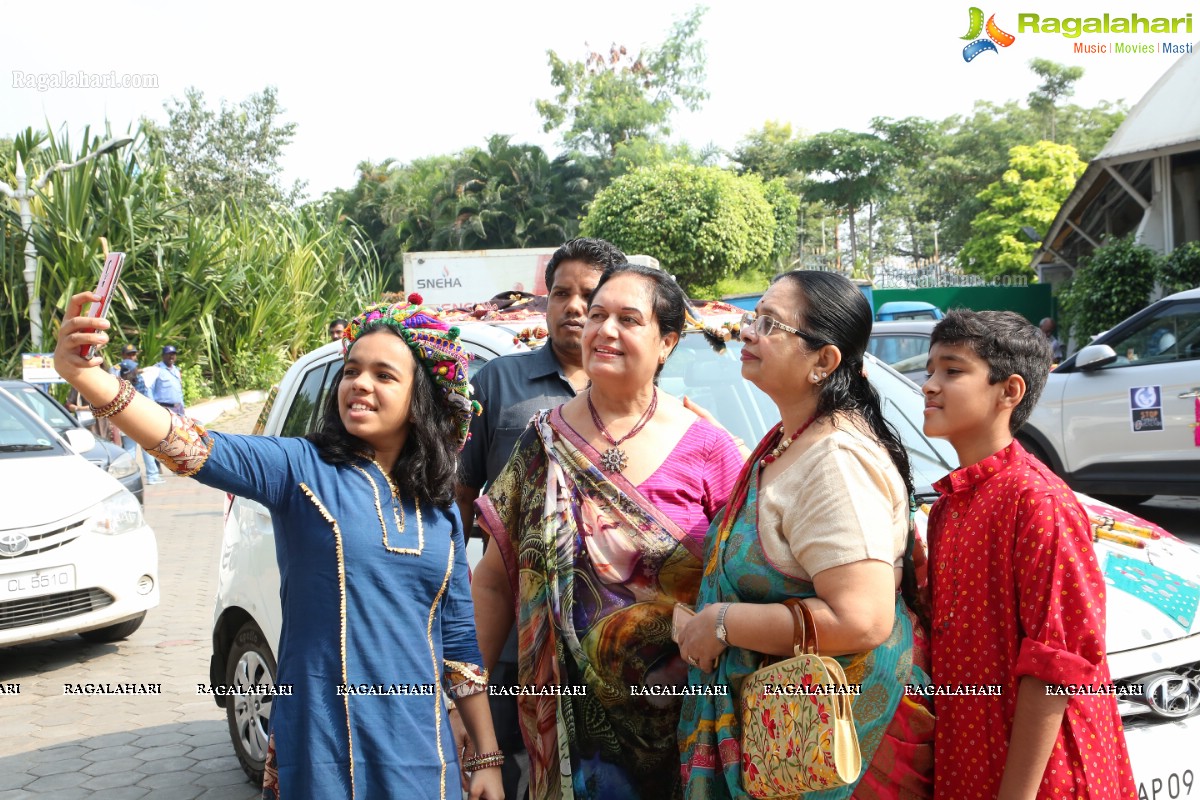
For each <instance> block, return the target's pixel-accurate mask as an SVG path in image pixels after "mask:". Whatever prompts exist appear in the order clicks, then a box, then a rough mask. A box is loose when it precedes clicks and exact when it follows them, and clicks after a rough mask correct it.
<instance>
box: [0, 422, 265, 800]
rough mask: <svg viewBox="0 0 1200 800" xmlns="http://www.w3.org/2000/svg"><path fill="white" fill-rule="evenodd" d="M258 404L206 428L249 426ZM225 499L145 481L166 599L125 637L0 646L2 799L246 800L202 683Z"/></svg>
mask: <svg viewBox="0 0 1200 800" xmlns="http://www.w3.org/2000/svg"><path fill="white" fill-rule="evenodd" d="M257 415H258V406H257V405H247V406H243V408H242V410H241V411H240V412H238V413H233V414H229V415H227V416H225V417H223V418H221V419H220V420H218V421H217V422H216V423H214V425H213V427H215V428H217V429H219V430H225V431H236V432H241V431H246V432H249V430H250V427H251V426H252V425H253V422H254V419H255V418H256V417H257ZM223 499H224V496H223V494H222V493H221V492H218V491H215V490H213V489H209V488H207V487H204V486H201V485H199V484H197V483H196V482H194V481H190V480H187V479H183V478H175V477H169V478H168V479H167V482H166V483H165V484H163V485H160V486H147V487H146V508H145V513H146V518H147V520H148V521H149V523H150V525H151V527H153V528H154V530H155V533H156V534H157V538H158V547H159V581H160V583H161V590H162V602H161V604H160V605H159V607H158V608H156V609H154V610H153V611H151V612H150V613H149V615H148V616H147V617H146V622H145V624H143V625H142V627H141V628H140V629H139V630H138V631H137V632H136V633H134V634H133V636H131V637H129V638H128V639H127V640H125V641H123V642H117V643H115V644H88V643H87V642H85V641H83V640H82V639H80V638H79V637H77V636H72V637H66V638H63V639H56V640H53V641H48V642H40V643H37V644H31V645H25V646H21V647H14V648H8V649H6V650H4V651H0V684H10V683H17V684H20V687H21V688H20V694H19V695H10V694H0V800H18V798H20V799H21V800H24V798H35V797H36V798H39V800H41V798H54V800H73V799H74V798H91V800H118V799H119V800H135V799H136V798H171V800H189V799H190V798H202V799H203V800H250V798H255V797H258V794H259V793H258V791H257V790H256V789H255V788H254V787H253V786H251V785H250V784H249V783H248V782H247V780H246V776H245V774H244V773H243V772H242V770H241V768H240V767H239V766H238V763H237V759H236V758H234V756H233V748H232V746H231V745H230V743H229V733H228V729H227V728H226V724H225V715H224V711H223V710H222V709H220V708H218V707H217V706H216V704H215V703H213V701H212V700H211V698H208V697H201V696H199V695H197V693H196V686H197V684H200V683H205V684H206V683H208V659H209V653H210V651H211V641H212V640H211V633H210V625H211V619H212V603H213V597H214V595H215V593H216V565H217V558H218V555H219V552H220V544H221V521H222V519H221V518H222V512H223ZM68 683H69V684H77V683H138V684H151V683H154V684H161V686H162V693H161V694H160V695H133V696H119V695H90V696H73V695H67V694H65V693H64V688H63V685H64V684H68Z"/></svg>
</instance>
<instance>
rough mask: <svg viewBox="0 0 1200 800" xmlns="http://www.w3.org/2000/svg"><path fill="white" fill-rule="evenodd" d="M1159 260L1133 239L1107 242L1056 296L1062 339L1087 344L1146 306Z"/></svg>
mask: <svg viewBox="0 0 1200 800" xmlns="http://www.w3.org/2000/svg"><path fill="white" fill-rule="evenodd" d="M1160 261H1161V257H1160V256H1159V255H1158V254H1157V253H1155V252H1154V251H1153V250H1151V249H1150V248H1149V247H1146V246H1145V245H1140V244H1137V243H1136V242H1135V241H1134V240H1133V236H1126V237H1124V238H1121V239H1114V240H1111V241H1106V242H1105V243H1104V245H1103V246H1101V247H1099V248H1097V249H1096V251H1095V252H1094V253H1092V255H1091V256H1089V257H1088V258H1086V259H1083V261H1082V262H1081V264H1080V268H1079V269H1078V270H1077V271H1076V272H1075V276H1074V277H1073V278H1072V279H1071V281H1070V283H1068V284H1067V286H1066V288H1065V289H1063V290H1062V291H1061V292H1060V293H1059V303H1060V305H1061V308H1062V311H1063V323H1064V324H1063V328H1064V336H1068V335H1069V336H1074V337H1075V339H1076V341H1077V342H1079V343H1086V342H1087V341H1088V340H1089V339H1091V337H1093V336H1095V335H1096V334H1097V333H1100V332H1101V331H1106V330H1108V329H1109V328H1111V327H1112V326H1113V325H1116V324H1117V323H1118V322H1120V321H1121V320H1123V319H1125V318H1126V317H1129V316H1131V315H1132V314H1134V313H1135V312H1137V311H1140V310H1141V309H1142V308H1144V307H1145V306H1146V303H1147V302H1148V301H1149V300H1150V292H1151V291H1152V290H1153V289H1154V282H1155V278H1156V277H1157V276H1158V274H1159V262H1160Z"/></svg>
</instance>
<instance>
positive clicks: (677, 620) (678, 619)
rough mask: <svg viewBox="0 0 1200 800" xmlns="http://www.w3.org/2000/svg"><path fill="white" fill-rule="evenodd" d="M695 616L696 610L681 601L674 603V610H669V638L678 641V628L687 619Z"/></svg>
mask: <svg viewBox="0 0 1200 800" xmlns="http://www.w3.org/2000/svg"><path fill="white" fill-rule="evenodd" d="M694 616H696V612H695V611H693V610H692V609H691V608H689V607H688V606H685V605H684V604H683V603H676V604H675V608H674V610H673V611H672V612H671V638H672V639H673V640H675V642H676V643H678V642H679V630H680V628H682V627H683V626H684V623H686V622H687V621H688V620H689V619H691V618H692V617H694Z"/></svg>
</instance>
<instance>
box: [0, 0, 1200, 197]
mask: <svg viewBox="0 0 1200 800" xmlns="http://www.w3.org/2000/svg"><path fill="white" fill-rule="evenodd" d="M414 5H416V4H411V3H374V2H364V1H363V0H343V2H339V3H335V4H323V5H322V6H321V7H320V8H321V10H320V13H314V12H310V11H306V10H304V9H305V7H304V6H303V5H300V4H291V3H289V4H284V3H279V2H275V1H274V0H268V1H265V2H259V3H251V2H238V3H233V2H228V1H227V0H216V1H215V2H208V3H203V4H190V3H189V4H182V3H180V4H175V3H161V4H150V3H142V2H132V1H131V0H112V1H111V2H101V3H94V2H93V3H82V2H78V1H77V0H60V2H58V3H55V4H53V5H52V6H47V5H46V4H42V3H22V4H19V5H17V4H6V8H5V9H4V11H3V16H2V17H0V18H2V19H3V20H4V26H3V27H4V31H5V48H4V57H3V69H4V70H5V72H7V73H9V74H0V134H3V135H12V134H13V133H14V132H16V131H17V130H20V129H22V128H24V127H26V126H29V125H33V126H36V127H44V125H45V123H46V121H47V120H48V121H49V122H50V124H51V125H52V126H54V127H55V128H56V129H57V128H61V127H64V126H65V127H66V128H68V129H69V130H71V131H72V132H73V133H75V134H76V135H77V133H78V131H79V130H81V129H82V127H83V125H85V124H89V123H90V124H91V125H92V126H93V129H95V128H96V127H98V126H100V125H101V124H102V123H103V122H104V120H105V119H106V118H107V119H108V120H110V121H111V122H112V123H113V124H114V125H116V126H119V127H120V128H121V129H122V130H123V129H124V127H125V126H126V125H127V124H129V122H131V121H133V120H136V119H137V118H138V117H140V116H148V117H151V118H155V119H163V118H164V117H165V113H164V111H163V103H164V101H165V100H167V99H168V98H170V97H178V96H182V94H183V92H184V90H185V89H186V88H187V87H189V86H195V87H196V88H198V89H200V90H202V91H203V92H204V93H205V95H206V97H207V98H208V99H209V100H210V103H215V102H216V101H217V100H219V99H222V98H224V99H226V100H229V101H237V100H240V99H242V98H244V97H246V96H247V95H248V94H250V93H252V92H256V91H259V90H261V89H262V88H263V87H264V86H267V85H273V86H276V87H277V88H278V90H279V95H280V99H281V102H282V104H283V106H284V107H285V108H286V109H287V113H286V115H285V117H286V119H288V120H290V121H293V122H296V123H297V124H298V130H297V135H296V138H295V140H294V142H293V144H292V146H291V147H290V149H289V150H288V152H287V154H286V155H285V159H284V165H285V169H286V173H287V177H288V179H289V180H290V179H293V178H300V179H303V180H306V181H308V184H309V190H310V192H311V193H318V194H319V193H320V192H323V191H326V190H329V189H331V188H334V187H336V186H348V185H350V184H351V183H353V181H354V178H355V166H356V165H357V164H358V162H359V161H361V160H364V159H370V160H375V161H378V160H382V159H384V158H388V157H391V158H395V159H397V160H399V161H408V160H411V159H414V158H419V157H422V156H427V155H433V154H437V153H446V152H452V151H455V150H458V149H461V148H463V147H467V146H471V145H482V144H483V143H484V141H485V139H486V137H487V136H488V135H489V134H491V133H508V134H512V135H513V137H514V139H515V140H516V141H530V142H535V143H537V144H541V145H542V146H544V147H547V148H548V149H550V150H551V151H555V150H557V142H556V141H555V139H554V138H553V136H551V135H549V134H545V133H543V132H542V131H541V120H540V118H539V117H538V115H537V112H536V110H535V109H534V101H535V100H537V99H538V98H545V97H549V96H551V94H552V89H551V87H550V84H549V68H548V66H547V61H546V51H547V50H548V49H555V50H557V51H558V52H559V54H560V55H562V56H564V57H567V58H579V57H581V56H582V55H583V54H584V52H585V51H586V49H587V48H586V47H585V43H586V44H587V45H590V47H591V48H594V49H606V48H607V47H608V45H609V44H610V43H612V42H618V43H623V44H625V45H627V46H628V47H630V48H631V49H636V48H638V47H640V46H642V45H645V44H654V43H657V42H659V41H661V39H662V38H663V36H664V35H665V34H666V32H667V30H668V29H669V27H670V25H671V23H672V21H673V20H675V19H677V18H679V17H680V16H682V15H683V14H684V13H685V12H686V11H687V10H688V9H689V8H691V7H692V5H693V3H692V2H690V0H687V1H685V0H659V2H645V0H640V1H639V2H633V1H632V0H609V2H605V3H603V4H600V3H563V2H561V0H560V2H553V3H552V2H542V0H537V1H536V2H516V3H497V2H494V0H493V1H492V2H483V1H481V0H460V2H456V3H446V4H442V3H436V4H435V3H422V4H419V8H414V7H413V6H414ZM707 5H708V6H709V12H708V14H707V15H706V17H705V20H704V23H703V26H702V28H701V36H702V38H703V39H704V40H705V41H706V43H707V54H708V79H707V87H708V89H709V91H710V93H711V97H710V99H709V100H708V101H707V102H706V103H705V104H704V106H703V108H702V109H701V110H700V111H699V112H696V113H687V114H682V115H680V116H679V117H678V118H677V120H676V125H675V138H676V139H681V140H685V141H688V142H690V143H692V144H694V145H697V146H699V145H704V144H706V143H709V142H711V143H715V144H716V145H718V146H720V147H723V148H732V147H733V146H734V145H736V144H737V142H738V141H739V140H740V139H741V138H742V136H743V135H744V134H746V133H747V132H748V131H750V130H752V129H755V128H758V127H760V126H761V125H762V123H763V122H764V121H765V120H769V119H771V120H778V121H781V122H790V123H791V124H792V126H793V128H795V129H797V130H805V131H809V132H815V131H821V130H830V129H833V128H837V127H846V128H852V129H860V130H861V129H865V128H866V126H867V125H868V123H869V121H870V119H871V118H872V117H875V116H891V117H903V116H908V115H919V116H924V117H930V118H942V117H945V116H948V115H950V114H953V113H965V112H968V111H969V110H970V108H971V105H972V103H973V102H974V101H975V100H976V99H990V100H995V101H1003V100H1007V99H1023V98H1024V97H1025V96H1026V95H1028V93H1029V92H1030V91H1031V90H1032V89H1033V88H1034V86H1035V85H1036V80H1035V78H1034V76H1033V74H1032V73H1031V72H1029V70H1028V68H1027V66H1026V64H1027V62H1028V61H1029V59H1030V58H1033V57H1042V58H1050V59H1053V60H1055V61H1059V62H1062V63H1067V64H1072V65H1079V66H1082V67H1084V68H1085V69H1086V74H1085V76H1084V78H1083V80H1082V81H1080V82H1079V84H1078V85H1077V92H1076V95H1075V97H1074V98H1073V99H1074V101H1075V102H1079V103H1081V104H1086V105H1090V104H1094V103H1096V102H1098V101H1100V100H1102V99H1107V100H1117V99H1120V98H1123V99H1125V100H1126V101H1127V102H1128V103H1129V104H1130V105H1132V104H1133V103H1135V102H1136V101H1137V100H1138V99H1139V98H1140V97H1141V96H1142V94H1143V93H1144V92H1145V91H1146V90H1147V89H1149V88H1150V87H1151V86H1152V85H1153V83H1154V81H1156V80H1157V79H1158V78H1159V77H1160V76H1161V75H1162V74H1163V73H1164V72H1165V71H1166V70H1167V68H1169V67H1170V65H1171V64H1172V63H1173V62H1174V60H1175V59H1176V58H1178V56H1168V55H1159V54H1153V55H1136V56H1135V55H1123V56H1122V55H1114V54H1107V55H1083V54H1075V53H1073V52H1072V44H1073V40H1070V39H1067V38H1064V37H1062V36H1060V35H1055V34H1030V33H1026V34H1020V33H1018V32H1017V23H1016V17H1017V14H1018V13H1029V12H1032V13H1037V14H1039V15H1041V16H1043V17H1045V16H1057V17H1075V16H1082V17H1088V16H1099V15H1102V14H1103V13H1105V12H1108V13H1109V14H1111V15H1114V16H1116V15H1128V14H1130V13H1132V12H1136V13H1138V14H1139V15H1140V16H1143V17H1159V16H1183V15H1184V14H1186V13H1188V12H1189V11H1191V12H1193V13H1194V16H1195V17H1196V19H1195V20H1194V21H1193V30H1194V33H1193V34H1191V35H1187V34H1179V35H1174V36H1161V35H1157V36H1156V35H1136V36H1132V35H1127V36H1103V35H1101V36H1093V37H1082V38H1080V39H1078V40H1075V41H1082V42H1097V43H1098V42H1111V41H1125V42H1136V43H1142V42H1144V43H1157V42H1160V41H1164V40H1165V41H1172V42H1176V43H1184V42H1189V41H1190V42H1195V41H1196V40H1197V39H1200V5H1198V4H1197V3H1196V2H1195V0H1191V2H1188V1H1187V0H1134V1H1133V2H1130V0H1107V1H1106V2H1105V1H1103V0H1102V2H1096V1H1095V0H1089V1H1088V2H1077V1H1074V0H1029V2H1025V0H1020V2H1018V3H1004V4H998V3H997V4H995V5H993V6H987V5H986V4H981V5H980V7H981V8H982V10H983V12H984V14H985V15H991V14H992V13H995V14H996V20H997V23H998V24H1000V26H1001V28H1003V29H1005V30H1007V31H1008V32H1009V33H1013V34H1015V35H1016V37H1017V38H1016V41H1015V42H1014V43H1013V45H1012V46H1010V47H1008V48H1003V49H1001V50H1000V51H999V52H996V53H991V52H988V53H983V54H982V55H980V56H979V57H978V58H976V59H975V60H974V61H972V62H971V63H969V64H968V63H965V62H964V61H963V58H962V48H963V45H965V44H966V42H964V41H962V40H961V39H960V37H961V36H962V35H963V34H965V33H966V32H967V28H968V23H969V16H968V9H969V8H970V6H971V3H970V2H964V3H958V2H942V1H941V0H938V1H937V2H931V3H923V4H920V5H917V4H900V3H884V2H880V1H879V0H857V1H855V0H842V2H837V3H823V4H820V7H817V4H816V3H804V2H793V3H788V4H785V3H781V2H779V0H737V1H736V2H734V1H733V0H711V2H709V3H707ZM51 8H52V9H53V13H47V11H46V9H51ZM80 70H82V71H85V72H88V73H107V72H109V71H115V72H117V73H118V74H124V73H137V74H153V75H156V76H157V80H158V88H157V89H50V90H47V91H38V90H37V89H32V88H22V87H14V86H13V85H12V84H13V82H14V81H13V76H12V73H15V72H20V73H24V74H26V75H28V74H37V73H52V74H53V73H59V72H60V71H66V72H70V73H74V72H77V71H80ZM1198 94H1200V87H1198Z"/></svg>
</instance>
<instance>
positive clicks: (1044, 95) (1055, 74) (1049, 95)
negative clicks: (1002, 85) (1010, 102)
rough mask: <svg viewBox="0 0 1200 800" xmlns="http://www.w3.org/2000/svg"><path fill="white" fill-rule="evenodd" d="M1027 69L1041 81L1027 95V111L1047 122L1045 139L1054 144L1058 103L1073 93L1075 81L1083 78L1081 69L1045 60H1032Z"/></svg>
mask: <svg viewBox="0 0 1200 800" xmlns="http://www.w3.org/2000/svg"><path fill="white" fill-rule="evenodd" d="M1029 68H1030V69H1031V70H1033V72H1034V74H1035V75H1037V76H1038V77H1039V78H1041V79H1042V82H1041V84H1040V85H1039V86H1038V88H1036V89H1034V90H1033V91H1032V92H1030V93H1029V109H1030V110H1031V111H1033V112H1034V113H1035V114H1039V115H1041V116H1042V118H1043V119H1045V120H1047V121H1048V122H1049V124H1050V135H1049V136H1047V137H1046V138H1048V139H1049V140H1050V141H1052V142H1056V141H1058V139H1057V138H1056V137H1057V135H1058V127H1057V125H1056V120H1055V112H1056V111H1057V110H1058V101H1059V100H1061V99H1063V98H1067V97H1070V96H1071V95H1072V94H1074V93H1075V81H1077V80H1079V79H1080V78H1082V77H1083V67H1068V66H1066V65H1065V64H1058V63H1055V62H1054V61H1051V60H1049V59H1047V58H1034V59H1031V60H1030V61H1029Z"/></svg>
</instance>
